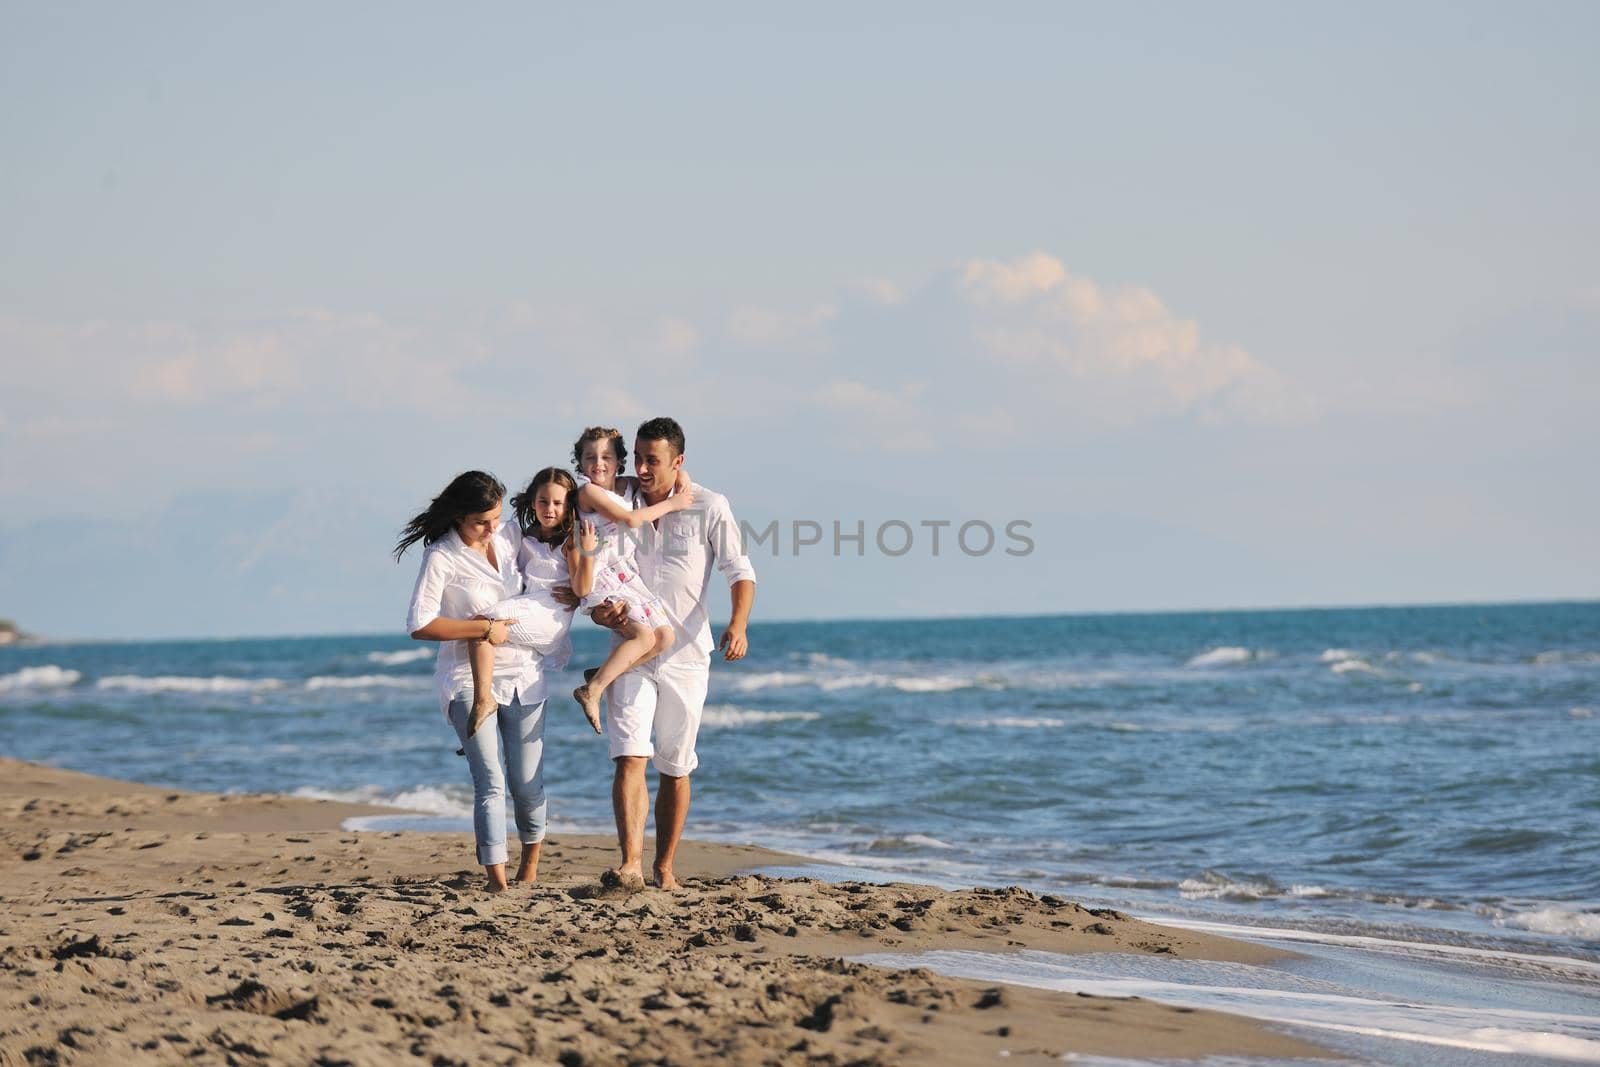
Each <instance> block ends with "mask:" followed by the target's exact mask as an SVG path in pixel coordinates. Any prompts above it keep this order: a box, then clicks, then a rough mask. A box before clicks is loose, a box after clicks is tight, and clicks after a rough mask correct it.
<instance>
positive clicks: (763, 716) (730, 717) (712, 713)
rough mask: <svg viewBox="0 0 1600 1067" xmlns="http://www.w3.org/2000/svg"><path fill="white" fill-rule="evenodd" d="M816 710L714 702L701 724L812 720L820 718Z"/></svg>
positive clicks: (719, 724) (744, 723)
mask: <svg viewBox="0 0 1600 1067" xmlns="http://www.w3.org/2000/svg"><path fill="white" fill-rule="evenodd" d="M820 718H822V716H821V715H819V714H818V713H816V712H814V711H756V710H754V709H752V708H736V707H734V706H733V705H731V704H713V705H711V706H709V707H707V708H706V709H705V710H704V711H703V712H701V714H700V725H701V726H710V727H728V726H750V725H752V724H755V723H775V722H810V721H812V720H813V719H820Z"/></svg>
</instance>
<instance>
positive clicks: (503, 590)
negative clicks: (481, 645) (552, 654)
mask: <svg viewBox="0 0 1600 1067" xmlns="http://www.w3.org/2000/svg"><path fill="white" fill-rule="evenodd" d="M492 543H493V545H494V554H495V561H496V563H497V564H498V567H495V566H491V565H490V564H489V560H488V559H487V558H485V557H484V556H483V555H482V554H481V553H478V552H474V551H473V550H472V549H470V548H468V547H467V546H466V543H465V542H463V541H462V540H461V535H460V534H458V533H457V532H456V531H455V530H451V531H450V532H449V533H448V534H446V535H445V536H443V537H441V538H440V539H439V540H437V541H435V542H434V543H433V544H431V545H429V546H428V547H427V548H426V549H424V550H423V553H422V566H421V568H420V570H419V571H418V572H417V585H416V588H415V589H414V590H413V591H412V593H411V610H410V611H409V612H408V613H407V615H406V633H408V634H410V633H415V632H416V631H418V630H420V629H422V628H423V627H424V626H426V625H428V623H430V622H432V621H433V620H434V619H437V618H441V617H442V618H446V619H470V618H472V617H473V616H474V615H481V614H484V613H486V612H488V610H489V609H490V608H492V607H494V606H495V605H496V604H497V603H499V602H500V601H502V600H504V599H506V598H507V597H513V596H516V595H517V594H518V593H520V592H522V574H521V572H520V571H519V569H518V554H519V552H520V550H521V548H522V531H521V530H519V529H518V528H517V524H516V523H515V522H511V521H507V522H503V523H501V524H500V528H499V529H498V530H496V531H495V532H494V534H493V535H492ZM433 678H434V682H435V684H436V685H437V687H438V690H439V706H440V708H441V709H443V710H444V711H445V712H446V714H448V712H449V705H450V701H451V700H456V699H460V698H462V697H463V696H464V695H467V694H470V693H471V692H472V663H471V661H470V660H469V659H468V657H467V643H466V642H465V641H441V642H439V658H438V660H437V661H435V663H434V668H433ZM547 695H548V693H547V688H546V685H545V680H544V669H543V666H542V664H541V662H540V658H539V656H538V655H537V654H536V653H534V652H533V651H532V650H531V649H529V648H525V647H522V646H520V645H516V644H512V643H509V642H508V643H507V644H504V645H501V646H499V647H498V648H496V649H495V650H494V699H495V702H496V703H498V704H509V703H511V700H512V698H513V697H516V696H520V697H521V699H522V703H524V704H535V703H538V702H539V701H541V700H544V699H545V697H546V696H547Z"/></svg>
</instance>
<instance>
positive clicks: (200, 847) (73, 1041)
mask: <svg viewBox="0 0 1600 1067" xmlns="http://www.w3.org/2000/svg"><path fill="white" fill-rule="evenodd" d="M383 810H386V809H372V808H362V807H359V806H356V805H349V804H336V803H331V802H324V801H314V800H302V799H296V798H290V797H272V796H219V795H214V794H204V793H185V792H177V791H173V790H169V789H160V788H153V787H149V786H142V785H134V784H130V783H125V782H117V781H110V780H107V779H103V778H94V777H90V776H87V775H80V774H75V773H72V772H68V771H60V770H55V769H53V768H46V767H39V766H36V765H32V764H26V763H19V762H17V761H14V760H7V759H0V813H3V815H4V824H3V826H4V829H3V840H0V905H3V907H0V1064H5V1065H10V1064H24V1063H30V1064H33V1063H116V1064H119V1065H128V1064H143V1063H173V1062H177V1061H179V1060H183V1061H186V1062H192V1063H230V1064H231V1063H237V1064H254V1063H318V1064H337V1063H352V1064H388V1063H392V1062H397V1061H403V1062H419V1061H421V1062H427V1063H430V1064H436V1065H444V1064H456V1063H462V1064H466V1063H472V1064H476V1063H529V1062H533V1063H561V1064H566V1065H571V1064H580V1063H583V1064H611V1063H640V1064H643V1063H685V1064H688V1063H700V1062H704V1061H707V1060H711V1059H717V1058H720V1059H723V1060H725V1061H727V1062H731V1063H819V1064H846V1063H863V1064H871V1063H910V1062H915V1063H935V1064H942V1063H997V1062H999V1061H1000V1060H1001V1059H1002V1058H1004V1059H1005V1062H1006V1063H1011V1064H1014V1063H1019V1062H1021V1063H1034V1062H1046V1061H1049V1062H1059V1060H1060V1058H1061V1057H1062V1055H1063V1054H1064V1053H1067V1052H1069V1051H1074V1052H1088V1053H1099V1054H1107V1055H1138V1056H1151V1057H1199V1056H1205V1055H1216V1054H1223V1055H1226V1054H1233V1055H1263V1056H1273V1057H1293V1056H1317V1055H1325V1053H1322V1052H1321V1051H1320V1050H1318V1049H1316V1048H1315V1047H1313V1046H1310V1045H1307V1044H1305V1043H1303V1042H1301V1041H1298V1040H1295V1039H1293V1038H1290V1037H1287V1036H1284V1035H1282V1034H1279V1033H1275V1032H1273V1031H1271V1030H1268V1029H1266V1028H1263V1027H1261V1026H1259V1025H1257V1024H1255V1023H1252V1022H1250V1021H1248V1020H1244V1019H1240V1018H1237V1017H1233V1016H1228V1015H1221V1014H1216V1013H1211V1012H1203V1011H1192V1010H1187V1009H1180V1008H1172V1007H1168V1006H1165V1005H1162V1004H1157V1003H1153V1002H1150V1001H1145V1000H1138V999H1132V1000H1122V999H1110V998H1100V997H1089V996H1082V995H1079V996H1072V995H1067V994H1061V993H1050V992H1045V991H1039V990H1029V989H1022V988H1017V987H1010V986H1005V987H994V986H989V985H985V984H982V983H975V982H966V981H959V980H955V979H949V978H944V977H940V976H938V975H935V974H932V973H931V972H928V971H924V970H912V971H886V970H880V969H877V968H873V967H868V966H864V965H861V964H855V963H849V962H846V961H845V960H844V959H843V958H842V957H844V956H847V955H858V954H863V953H868V952H879V951H896V952H904V951H916V950H919V949H927V948H935V947H937V948H977V949H984V950H990V951H1005V950H1007V949H1016V948H1037V949H1043V950H1048V951H1054V952H1091V951H1118V952H1136V953H1144V954H1154V955H1163V956H1172V957H1178V958H1201V959H1215V960H1240V961H1251V962H1259V961H1264V960H1268V959H1271V958H1272V957H1273V956H1274V955H1275V954H1274V953H1272V952H1270V951H1269V950H1266V949H1263V948H1260V947H1258V946H1254V945H1249V944H1244V943H1241V942H1236V941H1229V940H1225V939H1222V938H1215V937H1207V936H1204V935H1198V934H1187V933H1184V932H1182V931H1177V930H1173V929H1169V928H1167V927H1161V926H1154V925H1150V924H1147V923H1142V922H1139V921H1138V920H1135V919H1130V918H1126V917H1124V916H1122V915H1119V914H1117V913H1115V912H1108V911H1102V912H1089V911H1086V910H1084V909H1082V908H1080V907H1078V906H1077V905H1076V904H1072V903H1070V902H1068V901H1065V900H1061V899H1058V898H1055V897H1049V896H1045V897H1038V896H1035V895H1033V894H1031V893H1027V892H1024V891H1022V890H1016V889H1011V890H968V891H962V892H947V891H943V890H939V889H934V888H930V887H927V886H920V885H906V884H895V885H886V886H885V885H862V884H855V883H851V884H843V885H836V884H828V883H824V882H818V881H812V880H809V879H775V878H767V877H761V876H755V875H740V874H737V873H736V872H738V871H741V870H748V869H750V868H752V867H757V866H760V865H762V864H778V863H785V864H787V863H793V862H795V858H794V857H787V856H783V855H780V854H778V853H773V852H768V851H766V850H763V849H759V848H753V847H736V846H727V845H707V844H700V843H686V844H685V846H684V848H683V849H682V850H681V851H680V853H679V865H678V866H679V874H680V876H685V877H686V888H685V890H683V891H682V892H678V893H666V892H661V891H659V890H646V891H644V892H640V893H636V894H632V895H614V896H606V895H602V894H601V893H600V892H599V891H598V890H597V887H596V884H595V879H596V877H597V876H598V874H599V873H600V871H601V870H603V869H604V867H605V866H606V865H607V864H608V863H609V862H611V860H612V857H613V850H614V843H613V842H611V841H608V840H602V839H599V838H578V837H570V836H562V837H560V838H556V839H552V840H551V842H550V843H548V844H547V845H546V848H545V862H544V867H543V870H542V871H541V882H540V884H539V885H537V886H533V887H518V888H514V889H513V890H512V891H511V892H509V893H506V894H503V895H499V896H492V895H489V894H487V893H484V892H482V891H481V888H480V887H481V885H482V882H483V878H482V873H481V871H480V870H479V869H477V868H474V867H471V866H470V864H471V863H472V851H471V839H470V835H466V834H422V833H404V834H400V833H386V832H359V833H356V832H347V831H342V830H340V829H339V826H340V824H341V822H342V821H343V820H344V819H347V818H350V817H352V816H356V815H362V814H377V813H379V812H380V811H383ZM389 813H390V814H392V812H389Z"/></svg>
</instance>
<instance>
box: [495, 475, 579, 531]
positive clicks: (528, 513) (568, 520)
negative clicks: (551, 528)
mask: <svg viewBox="0 0 1600 1067" xmlns="http://www.w3.org/2000/svg"><path fill="white" fill-rule="evenodd" d="M549 482H554V483H555V484H556V485H559V486H561V487H562V488H563V489H565V490H566V491H567V499H566V503H565V504H564V505H563V506H562V509H561V522H560V523H559V524H558V526H557V529H556V532H555V534H553V535H552V536H550V537H545V536H544V535H543V534H542V533H541V532H540V529H539V516H538V515H537V514H535V513H534V508H533V499H534V497H536V496H538V495H539V487H540V486H541V485H545V484H547V483H549ZM511 506H512V507H513V508H515V509H516V512H517V525H518V526H520V527H522V532H523V533H525V534H527V535H528V536H529V537H534V538H537V539H538V540H540V541H543V542H544V543H545V544H547V545H559V544H562V543H563V542H565V541H566V539H567V535H568V534H570V533H571V532H572V516H573V514H574V513H575V512H576V511H577V508H578V483H577V481H576V480H575V479H574V478H573V477H572V474H571V472H569V471H566V470H563V469H562V468H560V467H546V468H545V469H544V470H542V471H540V472H539V473H538V474H535V475H534V476H533V480H532V481H530V482H529V483H528V488H526V489H524V490H523V491H522V492H520V493H518V494H517V495H516V496H514V497H512V498H511Z"/></svg>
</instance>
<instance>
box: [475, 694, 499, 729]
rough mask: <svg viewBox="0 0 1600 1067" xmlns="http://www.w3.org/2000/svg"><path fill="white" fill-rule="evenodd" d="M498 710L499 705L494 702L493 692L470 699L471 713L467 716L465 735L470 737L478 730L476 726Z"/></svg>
mask: <svg viewBox="0 0 1600 1067" xmlns="http://www.w3.org/2000/svg"><path fill="white" fill-rule="evenodd" d="M498 710H499V705H497V704H496V703H495V702H494V694H493V693H486V694H485V695H484V696H482V697H476V698H474V699H473V701H472V714H471V715H470V716H468V718H467V736H468V737H471V736H472V735H473V734H475V733H477V732H478V727H480V726H482V725H483V724H484V722H485V721H486V720H487V719H488V718H489V716H491V715H493V714H494V713H495V712H496V711H498Z"/></svg>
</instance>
